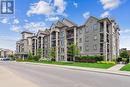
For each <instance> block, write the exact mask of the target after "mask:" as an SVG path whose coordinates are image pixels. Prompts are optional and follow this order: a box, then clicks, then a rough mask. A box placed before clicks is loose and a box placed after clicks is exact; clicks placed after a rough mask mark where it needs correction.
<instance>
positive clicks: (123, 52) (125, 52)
mask: <svg viewBox="0 0 130 87" xmlns="http://www.w3.org/2000/svg"><path fill="white" fill-rule="evenodd" d="M120 57H122V58H129V57H130V55H129V53H128V51H127V50H125V51H122V52H120Z"/></svg>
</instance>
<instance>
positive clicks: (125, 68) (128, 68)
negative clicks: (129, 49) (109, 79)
mask: <svg viewBox="0 0 130 87" xmlns="http://www.w3.org/2000/svg"><path fill="white" fill-rule="evenodd" d="M121 70H122V71H130V63H129V64H127V65H125V66H124V67H122V68H121Z"/></svg>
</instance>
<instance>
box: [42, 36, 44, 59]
mask: <svg viewBox="0 0 130 87" xmlns="http://www.w3.org/2000/svg"><path fill="white" fill-rule="evenodd" d="M41 50H42V54H41V58H43V53H44V52H43V50H44V49H43V37H41Z"/></svg>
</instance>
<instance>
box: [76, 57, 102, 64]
mask: <svg viewBox="0 0 130 87" xmlns="http://www.w3.org/2000/svg"><path fill="white" fill-rule="evenodd" d="M103 59H104V56H101V55H96V56H77V57H75V62H87V63H96V62H97V61H103Z"/></svg>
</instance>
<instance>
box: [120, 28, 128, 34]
mask: <svg viewBox="0 0 130 87" xmlns="http://www.w3.org/2000/svg"><path fill="white" fill-rule="evenodd" d="M120 33H130V29H124V30H121V31H120Z"/></svg>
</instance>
